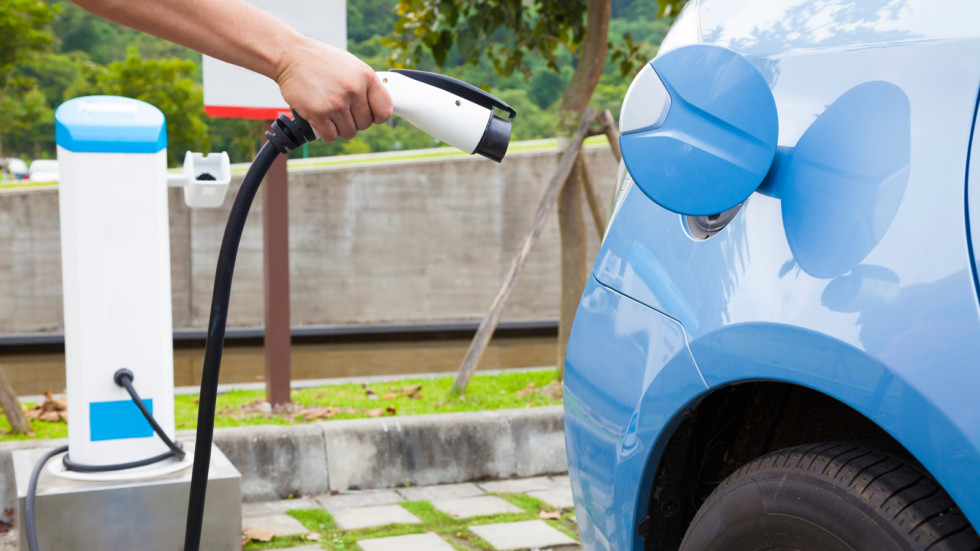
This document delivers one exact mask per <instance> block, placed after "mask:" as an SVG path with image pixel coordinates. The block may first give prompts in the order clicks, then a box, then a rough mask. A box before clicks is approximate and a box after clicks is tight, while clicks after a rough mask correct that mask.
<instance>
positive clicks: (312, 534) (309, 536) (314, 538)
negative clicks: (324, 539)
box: [306, 532, 320, 541]
mask: <svg viewBox="0 0 980 551" xmlns="http://www.w3.org/2000/svg"><path fill="white" fill-rule="evenodd" d="M306 539H307V540H309V541H317V540H319V539H320V534H318V533H316V532H310V533H309V534H306Z"/></svg>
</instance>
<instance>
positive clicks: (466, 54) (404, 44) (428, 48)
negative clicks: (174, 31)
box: [384, 0, 666, 374]
mask: <svg viewBox="0 0 980 551" xmlns="http://www.w3.org/2000/svg"><path fill="white" fill-rule="evenodd" d="M665 1H666V0H665ZM396 11H397V13H398V15H399V19H398V21H397V22H396V23H395V33H396V35H397V36H396V37H393V38H387V39H385V40H384V44H385V45H387V46H389V47H390V48H391V49H392V54H391V59H392V61H393V62H394V64H395V65H415V64H417V63H418V62H419V61H420V60H421V59H422V57H423V54H425V53H429V54H431V55H432V57H433V58H434V60H435V62H436V63H437V64H439V65H440V66H441V65H443V64H445V62H446V60H447V59H448V57H449V56H450V53H451V52H453V51H455V52H457V53H458V54H459V55H460V56H461V57H462V58H463V59H464V60H466V61H467V62H469V63H474V64H475V63H477V62H478V60H479V59H480V58H482V57H484V56H485V57H489V58H490V59H491V60H492V62H493V66H494V69H495V70H496V71H497V72H498V73H499V74H501V75H504V76H509V75H510V74H512V73H514V72H515V71H519V72H521V73H523V74H524V76H525V78H527V79H530V78H531V77H532V74H531V68H530V65H529V63H528V58H529V57H541V58H544V59H545V60H546V61H547V65H548V67H549V68H550V69H551V70H552V71H554V72H556V73H557V72H560V71H561V67H560V66H559V59H560V58H559V53H560V51H561V50H565V51H568V52H571V53H572V56H573V58H574V59H573V64H574V66H575V69H574V72H573V73H572V77H571V80H570V81H569V82H568V85H567V86H566V87H565V90H564V92H563V93H562V96H561V102H560V107H559V116H558V129H557V131H558V135H559V137H561V136H568V135H570V134H571V130H572V128H574V127H575V126H576V124H577V123H578V120H579V118H580V117H581V114H582V112H583V111H584V110H585V108H586V107H587V106H588V104H589V100H590V98H591V97H592V93H593V91H594V90H595V88H596V85H597V84H598V82H599V78H600V77H601V76H602V74H603V69H604V66H605V63H606V54H607V51H608V48H609V39H608V35H609V21H610V18H611V0H501V1H498V2H492V3H490V2H484V1H483V0H399V2H398V6H397V8H396ZM614 55H615V56H616V58H617V59H616V60H617V61H619V62H620V63H621V65H622V68H623V69H624V71H623V73H624V74H626V73H628V72H630V70H631V69H632V66H633V64H634V63H635V61H636V56H637V49H636V48H635V44H634V43H633V41H632V39H630V40H628V41H627V43H626V49H625V50H624V51H619V52H617V53H616V54H614ZM558 221H559V227H560V228H561V237H562V240H561V241H562V245H561V247H562V254H561V259H562V276H561V282H562V285H561V295H562V298H561V306H560V314H559V329H558V341H559V342H558V354H557V368H558V371H559V374H561V373H562V371H563V367H564V363H565V349H566V346H567V343H568V334H569V332H570V329H571V322H572V318H573V317H574V315H575V310H576V308H577V306H578V300H579V297H580V296H581V294H582V291H583V290H584V288H585V283H586V279H587V277H588V267H587V265H586V262H587V259H586V239H585V234H586V231H585V220H584V217H583V208H582V184H581V180H580V179H579V178H577V177H573V178H571V179H569V181H568V183H567V184H566V185H565V186H564V188H563V189H562V191H561V193H560V195H559V197H558Z"/></svg>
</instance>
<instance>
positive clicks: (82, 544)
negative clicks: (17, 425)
mask: <svg viewBox="0 0 980 551" xmlns="http://www.w3.org/2000/svg"><path fill="white" fill-rule="evenodd" d="M184 446H185V449H186V450H187V451H188V453H189V454H192V453H193V452H194V444H193V442H185V444H184ZM48 449H50V448H48ZM48 449H33V450H22V451H15V452H13V454H12V455H13V464H14V476H15V478H16V482H17V522H18V527H19V529H20V532H19V533H20V534H21V537H19V538H18V540H19V548H20V549H21V550H22V551H24V550H26V549H27V536H26V532H25V531H24V525H23V519H24V501H25V497H26V495H27V486H28V483H29V480H30V476H31V471H32V469H33V467H34V464H35V463H36V462H37V461H38V459H40V458H41V456H43V455H44V454H45V453H46V452H47V451H48ZM60 458H61V456H57V457H55V458H53V459H52V460H51V461H60ZM208 479H209V480H208V493H207V504H206V506H205V514H204V529H203V534H202V541H201V549H208V550H212V549H213V550H221V551H225V550H227V551H232V550H234V551H238V550H240V549H241V475H240V474H239V472H238V470H237V469H235V467H234V465H232V464H231V462H230V461H228V459H227V458H226V457H225V455H224V454H223V453H221V450H219V449H218V448H217V447H212V449H211V468H210V473H209V477H208ZM190 480H191V471H190V470H189V469H188V470H183V471H180V472H177V473H173V474H169V475H164V476H157V477H153V478H149V479H144V480H127V481H114V482H109V481H102V482H82V481H78V480H68V479H65V478H61V477H56V476H53V475H51V474H50V473H49V472H48V470H47V469H45V470H44V471H42V473H41V478H40V479H39V481H38V487H37V500H36V502H35V507H36V509H35V517H36V518H35V525H36V528H37V539H38V545H39V546H40V548H41V549H42V550H71V549H79V550H82V549H86V550H88V549H105V550H113V549H120V550H122V549H140V550H145V551H155V550H161V551H163V550H167V551H173V550H174V549H180V548H181V547H182V545H183V542H184V523H185V520H186V515H187V499H188V495H189V492H190Z"/></svg>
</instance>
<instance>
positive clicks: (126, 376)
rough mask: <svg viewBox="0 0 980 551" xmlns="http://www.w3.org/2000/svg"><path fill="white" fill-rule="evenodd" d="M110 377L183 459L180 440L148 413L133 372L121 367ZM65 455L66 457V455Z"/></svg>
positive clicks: (172, 449)
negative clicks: (169, 434)
mask: <svg viewBox="0 0 980 551" xmlns="http://www.w3.org/2000/svg"><path fill="white" fill-rule="evenodd" d="M112 378H113V380H114V381H116V384H117V385H119V386H121V387H123V388H125V389H126V392H127V393H129V397H130V398H132V399H133V402H134V403H135V404H136V407H138V408H139V410H140V413H142V414H143V417H144V418H145V419H146V422H147V423H149V424H150V426H151V427H153V432H155V433H157V436H159V437H160V440H163V443H164V444H166V445H167V447H168V448H170V451H171V453H172V454H173V456H174V457H176V458H177V461H183V460H184V456H186V455H187V454H186V453H185V452H184V448H183V447H182V446H181V445H180V442H174V441H173V440H171V439H170V437H169V436H167V433H166V432H164V430H163V427H161V426H160V424H159V423H157V420H156V419H154V418H153V414H152V413H150V410H148V409H146V404H144V403H143V399H142V398H140V395H139V394H137V393H136V389H135V388H133V372H132V371H130V370H128V369H125V368H123V369H120V370H118V371H116V373H115V375H113V377H112ZM65 457H66V458H67V456H65Z"/></svg>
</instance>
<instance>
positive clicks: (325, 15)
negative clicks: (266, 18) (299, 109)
mask: <svg viewBox="0 0 980 551" xmlns="http://www.w3.org/2000/svg"><path fill="white" fill-rule="evenodd" d="M249 1H250V2H251V3H252V4H254V5H255V6H257V7H259V8H261V9H263V10H265V11H267V12H269V13H271V14H273V15H275V16H276V17H278V18H279V19H282V20H283V21H285V22H286V24H288V25H290V26H291V27H293V28H294V29H296V30H297V31H299V32H301V33H303V34H305V35H307V36H310V37H313V38H315V39H317V40H319V41H321V42H325V43H327V44H330V45H332V46H336V47H338V48H342V49H344V50H346V49H347V3H346V0H249ZM269 47H270V48H276V47H277V45H276V44H270V45H269ZM203 58H204V60H203V64H202V65H203V66H202V70H203V74H204V112H205V113H207V114H208V115H210V116H212V117H223V118H236V119H262V120H271V119H274V118H276V117H277V116H278V115H279V114H280V113H289V106H288V105H287V104H286V100H284V99H282V94H280V93H279V86H277V85H276V83H275V82H274V81H273V80H272V79H270V78H267V77H264V76H262V75H260V74H258V73H254V72H252V71H249V70H247V69H242V68H241V67H238V66H236V65H231V64H229V63H225V62H223V61H219V60H217V59H214V58H212V57H208V56H203Z"/></svg>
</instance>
